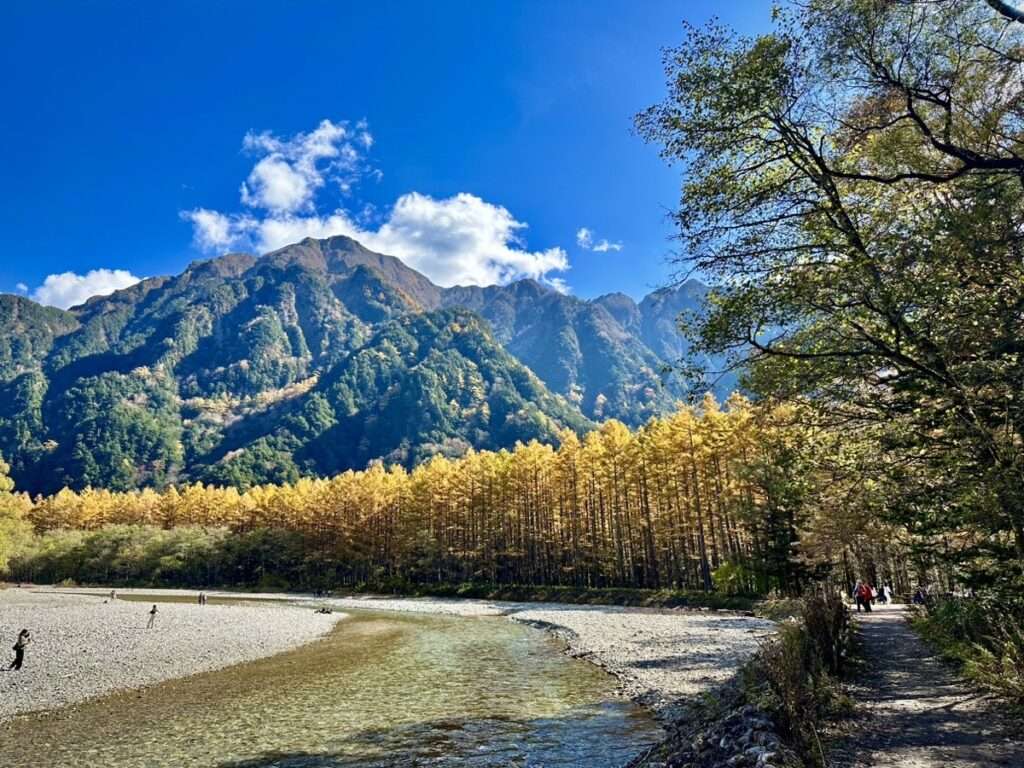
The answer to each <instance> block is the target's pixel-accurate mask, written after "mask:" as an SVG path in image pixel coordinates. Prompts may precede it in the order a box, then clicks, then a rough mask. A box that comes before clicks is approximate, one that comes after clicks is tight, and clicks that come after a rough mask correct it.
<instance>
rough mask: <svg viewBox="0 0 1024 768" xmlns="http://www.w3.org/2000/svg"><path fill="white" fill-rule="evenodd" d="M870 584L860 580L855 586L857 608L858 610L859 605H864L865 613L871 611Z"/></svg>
mask: <svg viewBox="0 0 1024 768" xmlns="http://www.w3.org/2000/svg"><path fill="white" fill-rule="evenodd" d="M871 597H872V595H871V585H870V584H868V583H867V582H866V581H864V582H861V583H860V586H859V587H858V588H857V598H858V600H857V610H858V611H860V608H861V606H862V605H863V606H864V612H865V613H871Z"/></svg>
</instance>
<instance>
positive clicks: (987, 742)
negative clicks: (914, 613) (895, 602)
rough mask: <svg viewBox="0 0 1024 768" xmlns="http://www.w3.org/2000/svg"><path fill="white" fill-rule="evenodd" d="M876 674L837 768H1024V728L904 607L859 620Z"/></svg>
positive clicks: (836, 758)
mask: <svg viewBox="0 0 1024 768" xmlns="http://www.w3.org/2000/svg"><path fill="white" fill-rule="evenodd" d="M857 618H858V619H859V620H860V623H861V631H862V637H863V641H864V652H865V656H866V657H867V659H868V660H869V661H868V665H867V667H868V669H867V672H866V673H865V675H864V678H863V679H862V680H861V681H859V682H858V684H857V685H856V686H855V687H854V689H853V691H852V693H853V695H854V698H855V699H856V700H857V702H858V704H859V705H860V708H861V709H860V713H861V714H860V716H859V717H860V720H859V725H858V733H857V735H856V737H855V738H851V739H849V740H848V741H847V742H845V743H843V744H841V745H839V747H837V748H836V749H835V750H834V751H833V753H832V761H831V764H832V766H833V768H864V767H865V766H871V767H872V768H890V767H892V768H897V767H898V768H939V767H940V766H941V768H990V767H994V766H1014V768H1021V767H1022V766H1024V724H1022V723H1021V722H1019V721H1016V722H1015V721H1013V720H1011V719H1010V718H1007V717H1004V716H1002V715H1001V714H1000V706H999V705H998V703H996V702H993V701H991V700H990V699H987V698H985V697H984V696H982V695H981V694H979V693H978V692H977V691H975V690H974V689H972V688H971V686H970V685H968V684H967V683H966V682H964V680H963V679H961V678H960V677H958V676H957V674H956V673H955V672H954V671H953V669H952V668H951V667H950V666H948V665H947V664H946V663H945V662H943V661H942V660H941V659H940V658H939V657H937V656H936V655H935V654H934V653H933V652H932V651H931V650H930V649H929V648H928V647H927V646H926V645H925V644H924V643H923V642H922V641H921V639H920V638H919V637H918V636H917V634H916V633H915V632H914V631H913V630H912V629H910V627H909V626H908V625H907V623H906V610H905V609H904V607H903V606H883V607H880V608H876V609H875V610H874V611H873V612H872V613H870V614H861V615H859V616H858V617H857Z"/></svg>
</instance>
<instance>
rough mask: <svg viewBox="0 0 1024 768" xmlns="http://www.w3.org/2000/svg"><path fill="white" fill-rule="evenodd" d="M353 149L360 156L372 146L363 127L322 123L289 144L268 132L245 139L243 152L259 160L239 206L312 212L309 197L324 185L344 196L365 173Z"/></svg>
mask: <svg viewBox="0 0 1024 768" xmlns="http://www.w3.org/2000/svg"><path fill="white" fill-rule="evenodd" d="M357 145H358V147H359V148H362V149H363V150H368V149H369V148H370V147H371V146H373V136H371V135H370V133H369V131H368V130H367V129H366V125H365V124H364V123H359V124H358V125H357V126H356V127H355V128H350V127H349V125H348V123H344V122H342V123H333V122H331V121H330V120H322V121H321V122H320V125H318V126H317V127H316V128H315V129H314V130H312V131H310V132H309V133H297V134H296V135H295V136H292V137H291V138H289V139H280V138H278V137H276V136H274V135H273V134H272V133H270V132H269V131H264V132H263V133H248V134H246V136H245V139H244V141H243V142H242V146H243V148H244V149H246V150H247V151H249V152H251V153H252V154H254V155H259V156H262V157H261V158H260V160H258V161H257V162H256V165H254V166H253V169H252V171H251V172H250V173H249V177H248V178H247V179H246V180H245V181H244V182H242V186H241V198H242V202H243V203H244V204H245V205H248V206H250V207H252V208H262V209H264V210H267V211H270V212H272V213H274V214H276V215H287V214H292V213H296V212H298V211H312V210H313V197H314V195H315V194H316V192H317V190H319V189H320V188H321V187H323V186H324V185H325V184H326V183H327V181H328V180H333V181H334V182H335V183H337V185H338V187H339V189H342V190H343V191H348V189H350V188H351V186H352V183H353V182H354V180H356V179H357V178H358V177H359V176H360V175H361V174H362V173H364V172H365V171H366V170H367V169H364V168H363V167H362V166H363V156H362V155H361V154H360V150H359V148H357Z"/></svg>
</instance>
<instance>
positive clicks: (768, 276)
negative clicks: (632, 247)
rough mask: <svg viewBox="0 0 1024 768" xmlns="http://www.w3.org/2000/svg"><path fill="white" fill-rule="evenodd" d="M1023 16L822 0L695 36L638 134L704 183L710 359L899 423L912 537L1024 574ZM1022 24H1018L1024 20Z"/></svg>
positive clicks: (839, 415)
mask: <svg viewBox="0 0 1024 768" xmlns="http://www.w3.org/2000/svg"><path fill="white" fill-rule="evenodd" d="M1003 5H1005V4H1001V3H984V2H980V1H979V2H961V1H959V0H930V1H929V2H923V1H920V2H918V1H914V0H908V1H907V2H899V3H894V2H879V1H878V0H850V1H848V2H835V1H834V0H808V1H807V2H799V3H794V4H793V6H792V7H791V8H790V10H789V11H785V12H778V13H777V16H776V21H777V24H776V28H775V31H773V32H772V33H771V34H767V35H764V36H761V37H757V38H744V37H739V36H737V35H735V34H733V33H731V32H729V31H728V30H725V29H722V28H720V27H717V26H709V27H706V28H702V29H696V28H690V29H689V30H688V33H687V39H686V41H685V42H684V44H683V45H681V46H680V47H679V48H677V49H675V50H673V51H671V52H669V54H668V55H667V57H666V68H667V72H668V84H669V95H668V98H667V99H666V100H665V101H664V102H663V103H662V104H659V105H656V106H654V107H652V108H650V109H649V110H647V111H645V112H644V113H642V114H641V115H639V116H638V118H637V124H638V127H639V130H640V131H641V133H642V134H643V135H644V136H645V137H646V138H647V139H649V140H651V141H654V142H657V143H659V144H661V145H662V146H663V148H664V150H663V151H664V154H665V156H666V157H667V158H669V159H671V160H675V161H679V162H681V163H683V165H684V166H685V168H686V174H685V177H684V178H685V181H684V184H683V187H682V194H681V201H680V206H679V209H678V211H677V212H676V214H675V218H676V221H677V224H678V228H679V237H680V240H681V242H682V247H681V249H680V251H681V252H682V253H683V254H685V257H684V260H685V261H686V262H687V264H688V265H689V266H690V267H692V268H695V269H697V270H699V271H700V272H701V273H702V274H704V275H707V276H710V277H711V278H712V279H713V281H714V282H715V284H716V285H715V290H714V291H713V293H712V294H711V296H710V307H709V309H708V310H707V311H706V312H705V313H703V314H701V315H699V316H690V317H688V318H686V327H687V330H688V332H689V333H690V334H691V335H692V336H693V337H694V339H695V341H696V346H695V349H696V351H698V352H706V353H721V352H727V353H729V354H731V355H732V358H733V361H734V363H736V364H737V365H739V364H745V365H746V366H748V369H749V371H750V376H749V380H750V383H751V384H752V385H753V386H754V387H755V388H756V389H757V390H758V391H760V392H761V393H763V394H765V395H768V396H773V397H780V398H793V397H809V398H810V399H811V401H812V402H813V403H815V404H816V405H817V406H818V414H817V415H818V417H819V418H820V419H825V420H826V421H827V423H831V424H833V425H835V426H837V427H840V428H842V429H860V428H863V427H865V426H868V425H879V424H883V425H885V426H886V430H885V432H884V435H883V437H882V438H881V439H880V440H879V441H878V443H877V445H878V448H879V462H880V463H879V467H880V469H881V468H882V466H883V462H887V463H888V467H891V468H892V469H893V470H894V471H896V472H902V473H903V479H904V481H905V482H904V484H903V488H904V490H905V491H906V496H905V497H904V498H902V499H900V500H894V502H893V504H892V505H891V508H890V511H891V512H893V513H894V514H896V515H898V516H899V517H900V519H901V521H902V522H904V523H906V524H908V525H910V526H912V527H914V526H921V527H926V528H928V529H930V530H932V531H935V529H936V528H940V529H941V528H944V529H945V530H946V531H947V532H956V533H957V534H962V535H965V536H968V537H970V538H971V539H972V541H974V542H975V543H977V544H978V545H979V546H984V547H985V548H986V549H987V552H988V555H989V556H990V557H994V558H996V559H998V560H1000V561H1002V562H1005V563H1009V564H1011V565H1013V566H1014V568H1011V569H1010V571H1011V572H1012V570H1014V569H1017V570H1019V569H1020V568H1021V567H1022V566H1024V407H1022V404H1021V390H1022V382H1024V367H1022V365H1024V355H1022V352H1024V349H1022V344H1024V334H1022V333H1021V330H1022V328H1024V252H1022V248H1021V235H1020V233H1021V231H1022V224H1024V221H1022V218H1024V217H1022V214H1024V206H1022V202H1024V200H1022V193H1024V89H1022V84H1021V80H1020V78H1019V76H1018V71H1019V66H1020V63H1021V59H1022V56H1024V25H1022V24H1018V23H1016V22H1015V21H1013V20H1012V18H1010V17H1009V16H1008V15H1006V14H1005V13H1004V11H1005V9H1003V10H1000V8H998V7H997V6H1003ZM1011 16H1012V14H1011Z"/></svg>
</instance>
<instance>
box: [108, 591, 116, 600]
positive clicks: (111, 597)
mask: <svg viewBox="0 0 1024 768" xmlns="http://www.w3.org/2000/svg"><path fill="white" fill-rule="evenodd" d="M110 599H111V601H113V600H117V590H116V589H112V590H110Z"/></svg>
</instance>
